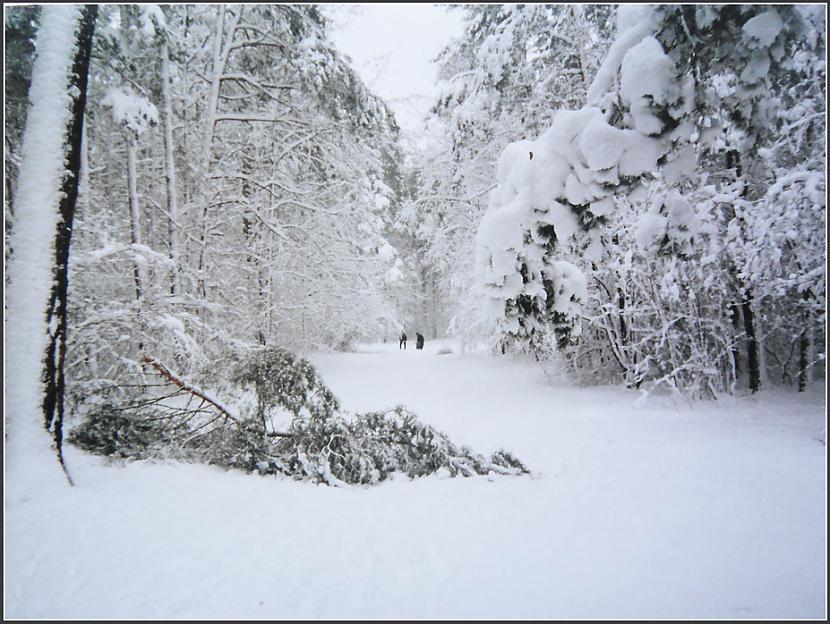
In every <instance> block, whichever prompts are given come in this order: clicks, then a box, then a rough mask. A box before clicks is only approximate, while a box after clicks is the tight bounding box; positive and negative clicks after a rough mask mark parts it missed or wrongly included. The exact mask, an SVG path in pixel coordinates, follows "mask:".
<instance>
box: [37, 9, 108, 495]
mask: <svg viewBox="0 0 830 624" xmlns="http://www.w3.org/2000/svg"><path fill="white" fill-rule="evenodd" d="M97 15H98V7H97V6H95V5H85V6H84V8H83V10H82V12H81V22H80V26H79V28H78V31H77V34H76V41H77V46H76V52H75V59H74V62H73V65H72V75H71V76H70V80H69V90H70V91H74V92H75V93H76V95H75V97H74V99H73V102H72V116H71V118H70V120H69V126H68V127H67V129H66V145H65V150H66V151H65V155H66V171H65V173H64V176H63V180H62V183H61V191H62V196H61V202H60V206H59V211H60V218H59V220H58V225H57V231H56V232H55V263H54V283H53V286H52V293H51V296H50V300H49V306H48V308H47V310H46V318H47V322H48V326H49V328H50V329H49V344H48V346H47V349H46V360H45V367H44V371H43V381H44V386H45V394H44V398H43V417H44V424H45V426H46V428H47V429H51V430H52V431H53V433H54V438H55V446H56V449H57V453H58V460H59V461H60V463H61V466H62V467H63V469H64V471H65V472H66V465H65V463H64V461H63V447H62V444H63V417H64V392H65V388H66V384H65V377H64V370H63V364H64V356H65V354H66V318H67V309H66V305H67V296H68V290H69V246H70V243H71V240H72V222H73V219H74V217H75V205H76V203H77V199H78V183H79V180H80V177H81V176H80V171H81V135H82V128H83V121H84V109H85V108H86V94H87V76H88V74H89V57H90V52H91V50H92V35H93V32H94V30H95V19H96V17H97ZM67 478H69V474H68V473H67ZM71 482H72V480H71V478H70V483H71Z"/></svg>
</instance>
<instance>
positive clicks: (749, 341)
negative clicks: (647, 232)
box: [726, 150, 761, 392]
mask: <svg viewBox="0 0 830 624" xmlns="http://www.w3.org/2000/svg"><path fill="white" fill-rule="evenodd" d="M726 166H727V167H728V168H730V169H731V168H734V169H735V177H736V178H737V179H739V180H740V179H741V176H742V175H743V168H742V165H741V157H740V154H739V153H738V152H737V151H735V150H730V151H728V152H727V153H726ZM742 186H743V188H742V190H741V197H743V198H746V197H747V194H748V190H749V188H748V186H747V184H746V182H742ZM735 218H739V217H735ZM741 221H742V219H741ZM741 226H742V228H741V229H742V230H743V226H744V224H743V223H741ZM732 272H733V274H734V278H735V280H736V283H737V285H738V291H739V293H740V299H739V300H740V307H741V316H742V317H743V321H744V334H745V335H746V366H747V374H748V375H749V389H750V391H751V392H757V391H758V390H760V389H761V369H760V358H759V356H758V340H757V339H756V333H755V316H754V315H753V313H752V303H753V297H752V291H751V289H750V288H749V287H747V286H746V284H744V282H743V280H742V279H741V278H740V277H739V276H738V275H737V270H735V269H734V267H733V271H732Z"/></svg>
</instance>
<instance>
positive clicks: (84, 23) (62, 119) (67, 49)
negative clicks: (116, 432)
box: [6, 5, 98, 483]
mask: <svg viewBox="0 0 830 624" xmlns="http://www.w3.org/2000/svg"><path fill="white" fill-rule="evenodd" d="M97 14H98V7H97V6H95V5H84V6H83V7H80V6H72V5H63V6H61V5H51V6H47V7H44V8H43V18H42V21H41V27H40V29H39V30H38V35H37V46H36V49H37V58H36V60H35V63H34V66H33V69H32V87H31V90H30V94H29V100H30V102H31V103H32V104H31V109H30V112H29V116H28V119H27V123H26V130H25V133H24V137H23V161H22V163H21V176H20V183H19V187H18V196H17V198H16V208H17V214H16V215H15V223H14V228H13V231H12V238H11V241H10V245H11V247H12V257H11V258H10V261H9V296H8V308H7V325H6V327H7V332H8V334H7V337H8V341H7V347H8V351H7V353H8V362H9V363H10V366H9V372H8V374H7V377H6V381H7V388H8V389H9V396H8V401H7V408H8V409H9V412H10V420H14V419H17V421H18V422H17V423H15V424H13V425H12V429H13V430H15V429H16V431H13V434H12V435H19V434H21V433H24V432H26V431H29V428H28V426H27V422H26V421H27V419H29V418H31V417H32V416H33V415H34V414H35V413H36V412H37V411H40V413H41V417H42V422H43V425H44V426H45V428H46V429H47V430H51V431H52V433H53V439H54V443H55V449H56V451H57V457H58V461H59V462H60V465H61V467H62V468H63V470H64V472H65V473H66V476H67V479H69V481H70V483H71V482H72V481H71V478H69V473H68V472H67V470H66V465H65V463H64V459H63V449H62V442H63V419H64V393H65V387H66V384H65V377H64V355H65V353H66V338H67V298H68V287H69V248H70V243H71V239H72V222H73V219H74V216H75V206H76V203H77V198H78V184H79V180H80V169H81V136H82V127H83V119H84V109H85V107H86V95H87V76H88V73H89V59H90V51H91V49H92V35H93V31H94V28H95V19H96V17H97ZM38 370H39V374H38ZM38 403H39V405H38ZM38 408H39V409H38ZM21 421H22V422H21ZM15 425H17V426H15ZM24 435H25V433H24ZM32 441H33V442H34V443H35V444H38V443H37V442H36V441H34V440H32Z"/></svg>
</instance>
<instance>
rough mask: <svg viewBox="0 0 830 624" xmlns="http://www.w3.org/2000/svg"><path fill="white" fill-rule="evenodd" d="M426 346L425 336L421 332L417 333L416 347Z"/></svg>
mask: <svg viewBox="0 0 830 624" xmlns="http://www.w3.org/2000/svg"><path fill="white" fill-rule="evenodd" d="M423 348H424V337H423V336H422V335H421V334H420V333H419V332H416V333H415V349H416V350H420V349H423Z"/></svg>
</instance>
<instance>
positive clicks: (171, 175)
mask: <svg viewBox="0 0 830 624" xmlns="http://www.w3.org/2000/svg"><path fill="white" fill-rule="evenodd" d="M161 97H162V100H163V102H164V162H165V174H166V177H167V232H168V236H169V241H170V260H171V261H172V262H173V273H172V279H171V283H170V294H173V295H175V294H176V293H177V292H178V291H179V230H178V227H179V205H178V201H177V200H176V162H175V160H174V158H173V103H172V98H171V97H170V55H169V50H168V48H167V41H166V40H165V41H163V42H162V44H161Z"/></svg>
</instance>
